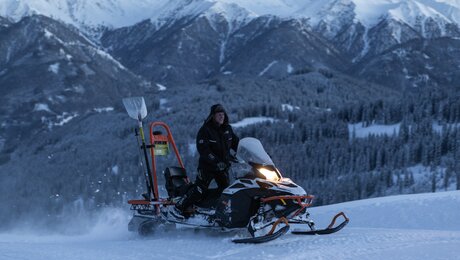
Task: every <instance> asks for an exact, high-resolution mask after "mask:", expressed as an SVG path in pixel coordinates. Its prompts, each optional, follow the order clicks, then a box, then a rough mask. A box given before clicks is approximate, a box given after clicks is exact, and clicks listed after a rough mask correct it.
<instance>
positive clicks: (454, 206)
mask: <svg viewBox="0 0 460 260" xmlns="http://www.w3.org/2000/svg"><path fill="white" fill-rule="evenodd" d="M459 203H460V191H450V192H440V193H426V194H412V195H399V196H391V197H382V198H375V199H366V200H359V201H351V202H346V203H340V204H335V205H329V206H323V207H313V208H311V209H310V213H311V215H312V218H313V219H314V220H316V225H317V227H325V226H327V225H328V224H329V221H330V219H331V217H332V216H334V215H335V214H336V213H337V212H340V211H344V212H345V213H346V214H347V216H348V217H349V218H350V223H349V224H348V226H346V227H345V228H344V229H343V230H341V231H340V232H338V233H335V234H332V235H327V236H296V235H293V234H289V233H288V234H286V235H284V236H282V237H281V238H279V239H277V240H275V241H271V242H268V243H264V244H259V245H246V244H233V243H232V242H231V239H233V238H235V237H236V236H239V235H238V234H235V233H233V232H218V231H209V230H203V229H202V230H196V229H189V228H182V229H171V230H163V231H159V232H157V233H156V234H154V235H152V236H150V237H146V238H141V237H139V236H138V235H137V234H135V233H130V232H128V231H127V223H128V221H129V219H130V216H131V215H130V214H131V213H130V212H129V211H128V210H125V209H116V208H111V209H105V210H104V211H103V212H102V213H101V214H100V215H99V216H98V217H96V218H92V219H88V220H82V221H83V222H84V221H87V222H92V223H93V226H92V227H91V228H90V229H89V230H88V231H87V232H86V233H84V234H80V235H62V234H49V233H46V232H43V231H40V232H39V231H36V230H35V231H34V230H31V229H24V228H23V229H21V230H19V229H16V230H11V231H8V232H4V233H1V234H0V259H12V260H15V259H21V260H22V259H35V260H54V259H56V260H57V259H59V260H61V259H67V260H73V259H88V260H91V259H97V260H102V259H113V260H117V259H123V260H124V259H385V260H387V259H392V260H397V259H459V254H460V221H458V220H459V219H460V207H458V205H459ZM126 208H128V206H126ZM70 225H75V226H77V223H75V222H73V223H70Z"/></svg>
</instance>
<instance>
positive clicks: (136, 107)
mask: <svg viewBox="0 0 460 260" xmlns="http://www.w3.org/2000/svg"><path fill="white" fill-rule="evenodd" d="M123 105H124V106H125V109H126V112H128V115H129V116H130V117H131V118H133V119H136V120H142V119H144V118H145V117H146V116H147V107H146V105H145V100H144V97H129V98H123Z"/></svg>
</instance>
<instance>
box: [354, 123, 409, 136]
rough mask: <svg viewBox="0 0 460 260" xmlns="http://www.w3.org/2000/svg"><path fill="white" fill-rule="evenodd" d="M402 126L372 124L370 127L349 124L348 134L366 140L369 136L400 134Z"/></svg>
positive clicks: (361, 124) (360, 124)
mask: <svg viewBox="0 0 460 260" xmlns="http://www.w3.org/2000/svg"><path fill="white" fill-rule="evenodd" d="M400 127H401V124H400V123H398V124H394V125H378V124H372V125H369V126H366V127H365V126H363V123H356V124H348V132H349V134H350V136H353V133H354V135H355V137H356V138H366V137H368V136H369V135H371V134H373V135H388V136H392V135H393V134H398V133H399V129H400Z"/></svg>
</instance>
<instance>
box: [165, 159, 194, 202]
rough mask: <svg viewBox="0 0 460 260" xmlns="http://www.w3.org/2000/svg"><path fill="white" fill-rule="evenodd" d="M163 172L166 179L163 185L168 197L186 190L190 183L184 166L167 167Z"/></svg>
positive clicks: (179, 194) (178, 194)
mask: <svg viewBox="0 0 460 260" xmlns="http://www.w3.org/2000/svg"><path fill="white" fill-rule="evenodd" d="M164 174H165V180H166V184H165V186H166V190H167V191H168V196H169V197H170V198H175V197H178V196H182V195H183V194H185V192H187V189H188V187H189V186H190V185H189V180H188V178H187V173H186V171H185V169H184V168H182V167H177V166H172V167H167V168H166V169H165V171H164Z"/></svg>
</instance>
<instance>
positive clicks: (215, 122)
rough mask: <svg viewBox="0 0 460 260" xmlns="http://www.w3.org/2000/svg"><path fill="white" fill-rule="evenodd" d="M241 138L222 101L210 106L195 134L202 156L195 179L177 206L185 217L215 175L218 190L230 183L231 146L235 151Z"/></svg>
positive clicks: (220, 191) (201, 196) (219, 191)
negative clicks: (234, 129)
mask: <svg viewBox="0 0 460 260" xmlns="http://www.w3.org/2000/svg"><path fill="white" fill-rule="evenodd" d="M238 142H239V138H238V136H236V135H235V133H234V132H233V129H232V127H231V126H230V124H229V120H228V115H227V113H226V112H225V109H224V107H223V106H222V105H221V104H215V105H213V106H211V111H210V113H209V116H208V117H207V118H206V120H205V121H204V123H203V125H202V126H201V128H200V130H199V131H198V134H197V137H196V147H197V149H198V152H199V154H200V159H199V164H198V174H197V177H196V180H195V183H194V184H192V186H191V187H190V188H189V190H188V191H187V193H186V194H185V195H184V196H183V197H182V198H181V199H180V200H179V201H178V202H177V204H176V209H178V211H179V212H180V213H181V214H182V215H183V216H184V217H188V216H189V215H190V210H189V208H190V207H191V206H192V205H194V204H195V203H197V202H199V201H200V200H201V199H203V197H204V196H205V194H206V192H207V191H208V187H209V184H210V183H211V181H212V180H213V179H214V180H215V181H216V183H217V186H218V188H217V192H218V194H220V193H222V191H223V190H224V189H225V188H227V187H228V185H229V176H228V170H229V168H230V160H231V159H232V155H231V154H230V149H233V150H234V151H236V149H237V147H238ZM176 215H177V214H176Z"/></svg>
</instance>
